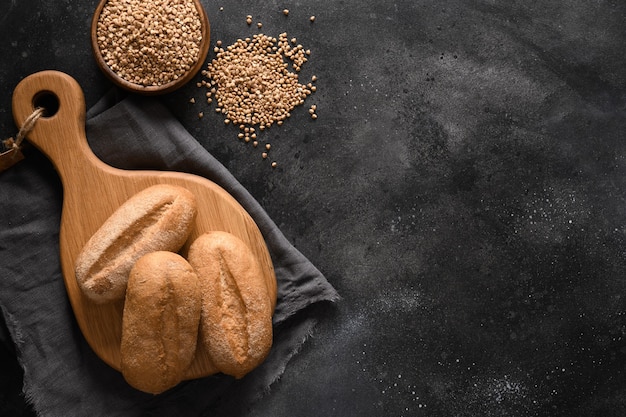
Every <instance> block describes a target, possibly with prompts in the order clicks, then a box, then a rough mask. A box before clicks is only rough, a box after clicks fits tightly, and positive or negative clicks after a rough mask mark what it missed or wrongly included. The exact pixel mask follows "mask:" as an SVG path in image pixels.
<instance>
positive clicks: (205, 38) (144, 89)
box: [91, 0, 211, 95]
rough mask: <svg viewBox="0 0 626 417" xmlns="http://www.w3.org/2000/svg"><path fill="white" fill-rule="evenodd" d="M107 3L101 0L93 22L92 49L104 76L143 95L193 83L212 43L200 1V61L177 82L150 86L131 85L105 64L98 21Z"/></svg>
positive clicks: (168, 90) (159, 92)
mask: <svg viewBox="0 0 626 417" xmlns="http://www.w3.org/2000/svg"><path fill="white" fill-rule="evenodd" d="M107 1H108V0H101V1H100V3H98V6H97V7H96V10H95V12H94V14H93V17H92V20H91V49H92V51H93V54H94V57H95V59H96V63H97V64H98V67H99V68H100V70H101V71H102V72H103V73H104V75H105V76H106V77H107V78H108V79H109V80H111V81H112V82H113V83H114V84H116V85H118V86H119V87H122V88H123V89H125V90H127V91H131V92H135V93H139V94H143V95H157V94H166V93H170V92H172V91H175V90H177V89H178V88H180V87H182V86H183V85H185V84H187V83H188V82H189V81H191V79H192V78H193V77H195V76H196V74H197V73H198V71H200V68H202V67H203V65H204V61H205V59H206V56H207V54H208V52H209V46H210V43H211V41H210V36H211V28H210V24H209V19H208V17H207V14H206V12H205V10H204V7H203V6H202V3H200V1H199V0H193V3H194V5H195V6H196V10H198V14H199V15H200V21H201V25H200V26H201V33H202V41H201V43H200V53H199V55H198V60H197V61H196V63H195V64H194V65H193V66H192V67H191V68H190V69H189V71H187V72H186V73H185V75H183V76H182V77H180V78H178V79H177V80H174V81H170V82H169V83H167V84H163V85H149V86H146V85H141V84H135V83H131V82H129V81H127V80H125V79H123V78H122V77H120V76H119V75H117V74H116V73H115V71H113V70H112V69H111V68H110V67H109V66H108V65H107V64H106V62H104V58H103V57H102V53H101V51H100V47H99V46H98V39H97V27H98V20H99V19H100V14H101V13H102V9H103V8H104V6H105V4H106V3H107Z"/></svg>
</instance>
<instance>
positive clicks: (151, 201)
mask: <svg viewBox="0 0 626 417" xmlns="http://www.w3.org/2000/svg"><path fill="white" fill-rule="evenodd" d="M196 213H197V208H196V199H195V197H194V195H193V194H192V193H191V192H190V191H189V190H187V189H185V188H182V187H177V186H173V185H165V184H161V185H155V186H152V187H149V188H146V189H145V190H143V191H140V192H139V193H137V194H135V195H134V196H132V197H131V198H130V199H128V200H127V201H126V202H125V203H124V204H122V205H121V206H120V207H119V208H118V209H117V210H116V211H115V212H113V214H112V215H111V216H110V217H109V218H108V219H107V220H106V221H105V222H104V224H103V225H102V226H101V227H100V228H99V229H98V230H97V231H96V233H95V234H94V235H93V236H92V237H91V238H90V239H89V241H88V242H87V243H86V244H85V246H84V247H83V248H82V250H81V252H80V253H79V255H78V257H77V259H76V268H75V272H76V279H77V281H78V285H79V286H80V288H81V290H82V291H83V293H84V294H85V295H86V296H87V297H89V298H90V299H91V300H93V301H95V302H97V303H106V302H112V301H117V300H121V299H123V298H124V293H125V291H126V283H127V281H128V274H129V273H130V269H131V268H132V266H133V265H134V264H135V262H136V261H137V259H139V258H140V257H141V256H142V255H145V254H146V253H149V252H154V251H159V250H164V251H171V252H177V251H178V250H179V249H180V248H181V247H182V246H183V244H184V243H185V241H186V240H187V237H188V236H189V234H190V232H191V228H192V227H193V223H194V219H195V217H196Z"/></svg>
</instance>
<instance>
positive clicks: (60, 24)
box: [0, 0, 626, 417]
mask: <svg viewBox="0 0 626 417" xmlns="http://www.w3.org/2000/svg"><path fill="white" fill-rule="evenodd" d="M203 4H204V5H205V8H206V10H207V13H208V16H209V19H210V21H211V25H212V28H211V36H212V40H213V41H216V40H218V39H221V40H222V41H223V42H224V43H225V44H226V45H228V44H230V43H232V42H234V41H235V40H236V39H237V38H238V37H244V36H249V35H250V34H253V33H256V32H259V30H258V29H257V28H256V27H255V26H254V25H253V26H252V27H248V26H247V25H246V23H245V16H246V15H247V14H251V15H253V16H254V21H255V22H256V21H261V22H262V23H263V29H262V30H261V31H262V32H263V33H265V34H268V35H272V36H277V35H278V34H279V33H281V32H283V31H287V32H288V34H289V36H290V37H292V36H294V37H296V38H297V39H298V41H299V42H300V43H302V44H303V45H304V46H305V48H309V49H311V51H312V54H311V57H310V61H309V62H308V63H307V64H305V66H304V68H303V70H302V71H301V79H302V80H305V79H308V78H309V77H310V76H311V75H313V74H315V75H317V76H318V78H319V80H318V81H317V83H316V84H317V87H318V91H317V92H316V93H315V94H314V95H312V96H311V97H310V98H309V99H308V100H307V103H306V106H305V107H300V108H298V109H297V110H296V111H294V112H293V116H292V117H291V118H290V119H289V120H288V121H287V123H285V124H284V125H283V126H282V127H278V126H274V127H272V128H271V129H270V130H269V131H267V132H265V133H264V134H263V136H261V140H262V141H267V142H270V143H271V144H272V150H271V155H272V159H273V160H276V161H277V162H278V164H279V167H278V168H277V169H275V170H272V169H271V168H270V167H269V161H263V160H262V159H261V157H260V151H259V150H254V149H253V148H252V147H250V146H245V145H243V144H242V143H241V142H239V141H237V139H236V129H235V128H234V127H232V126H225V125H224V124H223V123H222V119H221V117H220V116H219V115H217V114H215V113H214V112H213V107H209V106H208V105H206V104H204V103H203V102H202V100H201V99H202V97H203V94H204V91H205V90H204V89H198V88H197V87H195V85H193V84H192V85H189V86H187V87H185V88H184V89H183V90H181V91H178V92H176V93H174V94H171V95H169V96H167V97H164V98H162V100H164V101H165V102H166V103H167V104H168V106H170V108H171V109H172V110H173V111H174V112H175V114H176V115H177V116H178V117H179V118H180V120H181V121H182V122H183V123H184V125H185V126H186V127H187V128H188V130H189V131H190V132H191V133H192V134H193V135H194V136H195V137H196V138H197V139H198V140H199V141H200V142H201V143H202V145H204V146H205V147H206V148H207V149H208V150H209V151H210V152H211V153H213V155H215V156H216V157H217V158H218V159H219V160H220V161H222V162H223V163H224V165H225V166H226V167H227V168H228V169H229V170H230V171H231V172H232V173H233V174H234V175H235V176H236V177H237V178H238V179H239V181H240V182H241V183H242V184H243V185H244V186H245V187H246V188H247V189H248V190H249V191H250V192H251V193H252V194H253V195H254V196H255V197H256V198H257V200H258V201H259V202H260V203H261V204H262V206H263V207H264V208H265V209H266V210H267V212H268V213H269V215H270V216H271V217H272V218H273V219H274V220H275V222H276V223H277V224H278V225H279V227H280V228H281V229H282V231H283V232H284V233H285V235H286V236H287V237H288V238H289V239H290V240H291V242H293V243H294V244H295V246H296V247H297V248H298V249H300V250H301V251H302V252H303V253H304V254H305V255H306V256H308V257H309V258H310V259H311V260H312V261H313V263H314V264H315V265H316V266H317V267H318V268H319V269H320V270H321V271H322V272H324V273H325V275H326V276H327V278H328V280H329V281H330V282H331V283H332V284H333V285H334V286H335V287H336V288H337V290H338V291H339V292H340V293H341V295H342V296H343V301H342V302H340V303H339V304H338V306H337V308H335V309H334V310H331V311H329V312H328V314H327V317H326V319H325V320H322V322H321V324H320V325H319V326H318V328H317V331H316V333H315V335H314V337H313V338H312V339H311V340H310V341H309V342H308V343H307V344H306V345H305V347H304V348H303V350H302V352H301V353H300V354H299V355H298V356H297V357H296V358H295V359H294V360H293V361H292V362H291V363H290V364H289V366H288V367H287V369H286V372H285V374H284V376H283V377H282V379H281V380H280V381H279V382H278V383H276V384H275V385H274V386H273V388H272V391H271V393H270V394H269V395H268V396H267V397H266V398H265V399H264V400H262V401H261V402H260V403H259V404H257V405H256V406H255V407H254V408H253V409H251V410H249V411H248V413H247V414H246V415H249V416H254V417H262V416H319V415H332V416H345V415H359V416H380V415H388V416H434V417H444V416H481V417H483V416H568V417H576V416H616V417H617V416H620V417H622V416H626V360H625V358H626V341H625V340H624V338H625V337H626V301H625V298H624V296H625V295H626V281H625V273H626V257H625V253H626V246H625V240H626V227H625V223H626V222H625V221H626V210H625V208H626V205H625V199H626V159H625V155H626V142H625V140H624V139H626V133H625V132H626V104H625V103H626V71H624V68H625V67H626V54H625V52H626V4H625V3H624V2H620V1H594V2H589V1H580V0H571V1H556V0H545V1H541V2H537V1H506V2H504V1H500V2H496V1H459V0H457V1H449V2H438V1H409V0H403V1H395V2H390V1H388V2H370V1H364V2H363V1H356V0H335V1H330V0H327V1H323V0H313V1H306V2H305V1H299V0H285V1H284V2H276V1H274V0H270V1H263V2H258V1H250V2H246V4H231V2H222V3H220V2H207V1H204V0H203ZM95 5H96V1H94V0H89V1H83V2H75V1H72V0H49V1H36V0H11V1H8V0H7V1H3V2H2V3H1V4H0V39H1V40H0V56H2V60H1V61H0V81H1V83H0V132H3V133H2V135H3V136H6V137H8V136H10V135H13V134H15V130H16V128H15V126H14V124H13V121H12V115H11V103H10V100H11V93H12V90H13V88H14V87H15V85H16V84H17V83H18V82H19V80H20V79H22V78H23V77H25V76H27V75H29V74H31V73H33V72H36V71H39V70H42V69H57V70H61V71H65V72H67V73H69V74H70V75H72V76H73V77H74V78H76V79H77V80H78V81H79V83H80V84H81V85H82V87H83V89H84V92H85V96H86V100H87V105H88V106H90V105H92V104H94V103H95V102H96V100H97V99H98V98H99V97H100V96H101V95H102V94H104V93H105V92H106V91H107V90H108V89H109V87H110V85H109V84H108V82H106V81H105V79H104V78H103V76H102V75H101V74H100V73H99V71H98V69H97V67H96V65H95V63H94V61H93V59H92V57H91V51H90V45H89V37H88V32H89V24H90V19H91V15H92V13H93V10H94V9H95ZM220 7H223V10H220ZM285 7H287V8H289V9H290V11H291V13H290V15H289V17H285V16H283V15H282V13H281V10H282V9H283V8H285ZM311 15H315V16H316V21H315V23H313V24H311V23H310V22H309V20H308V19H309V16H311ZM212 55H213V54H212V52H211V53H210V55H209V59H211V57H212ZM200 79H201V77H200V76H198V77H197V79H196V80H194V82H195V81H198V80H200ZM190 97H196V99H197V102H196V104H194V105H191V104H189V103H188V100H189V98H190ZM310 104H316V105H317V108H318V110H317V113H318V115H319V118H318V119H317V120H315V121H313V120H312V119H311V118H310V117H309V115H308V113H307V107H308V105H310ZM199 111H204V112H205V117H204V118H202V119H198V117H197V113H198V112H199ZM0 175H1V174H0ZM0 204H1V202H0ZM4 215H7V213H4ZM3 244H5V243H4V242H3ZM0 334H3V333H1V332H0ZM1 360H2V362H1V366H2V368H1V373H2V378H1V382H0V388H2V390H1V392H0V414H3V415H20V411H19V410H21V409H22V408H23V407H24V406H23V405H22V403H21V402H20V401H19V391H20V388H21V382H20V376H19V367H18V365H17V362H16V359H15V357H14V356H13V355H12V354H11V345H10V343H9V344H7V346H6V347H4V346H3V348H2V355H1ZM23 415H28V414H27V413H24V414H23Z"/></svg>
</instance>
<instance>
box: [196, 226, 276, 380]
mask: <svg viewBox="0 0 626 417" xmlns="http://www.w3.org/2000/svg"><path fill="white" fill-rule="evenodd" d="M188 259H189V263H190V264H191V266H192V267H193V268H194V269H195V271H196V273H197V274H198V278H199V281H200V287H201V290H202V314H201V319H200V337H201V343H204V346H205V348H206V350H207V351H208V352H209V355H210V357H211V360H212V361H213V363H214V364H215V365H216V367H217V368H218V369H219V370H220V372H222V373H225V374H228V375H232V376H234V377H236V378H241V377H243V376H244V375H245V374H247V373H248V372H250V371H251V370H252V369H254V368H255V367H257V366H258V365H259V364H260V363H261V362H262V361H263V360H264V359H265V357H266V356H267V354H268V353H269V351H270V348H271V346H272V303H271V301H270V297H269V294H268V290H267V285H266V282H265V280H264V278H263V275H262V273H261V269H260V265H259V262H258V260H257V259H256V258H255V256H254V255H253V253H252V252H251V250H250V249H249V248H248V247H247V246H246V244H245V243H244V242H243V241H241V240H240V239H239V238H237V237H236V236H234V235H232V234H230V233H226V232H210V233H206V234H204V235H202V236H200V237H199V238H198V239H196V240H195V241H194V242H193V243H192V244H191V247H190V248H189V255H188Z"/></svg>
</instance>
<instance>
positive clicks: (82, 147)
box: [12, 70, 100, 178]
mask: <svg viewBox="0 0 626 417" xmlns="http://www.w3.org/2000/svg"><path fill="white" fill-rule="evenodd" d="M12 105H13V118H14V120H15V124H16V125H17V126H18V127H21V126H22V124H23V123H24V121H25V120H26V119H27V118H28V117H29V116H30V115H31V114H32V113H33V111H34V110H35V109H36V108H37V107H43V108H44V109H45V112H44V114H43V116H42V117H40V118H39V119H37V121H36V123H35V126H34V127H33V129H32V130H31V131H30V133H29V134H28V135H27V137H28V140H29V142H31V143H32V144H33V145H35V146H36V147H37V148H38V149H39V150H41V151H42V152H43V153H44V154H46V156H48V158H49V159H50V160H51V161H52V162H53V163H54V165H55V167H56V169H57V171H58V172H59V174H60V175H61V177H62V178H63V177H65V176H66V175H67V173H68V172H71V171H72V169H73V167H75V166H76V165H77V164H79V165H82V166H85V164H88V165H93V164H96V165H98V164H100V161H99V160H98V159H97V158H96V156H95V155H94V154H93V152H92V151H91V148H89V145H88V144H87V140H86V137H85V98H84V96H83V91H82V89H81V88H80V85H79V84H78V83H77V82H76V81H75V80H74V79H73V78H72V77H70V76H69V75H67V74H65V73H63V72H59V71H52V70H49V71H42V72H38V73H35V74H32V75H29V76H28V77H26V78H24V79H23V80H22V81H20V83H19V84H18V85H17V86H16V87H15V90H14V92H13V103H12Z"/></svg>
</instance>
